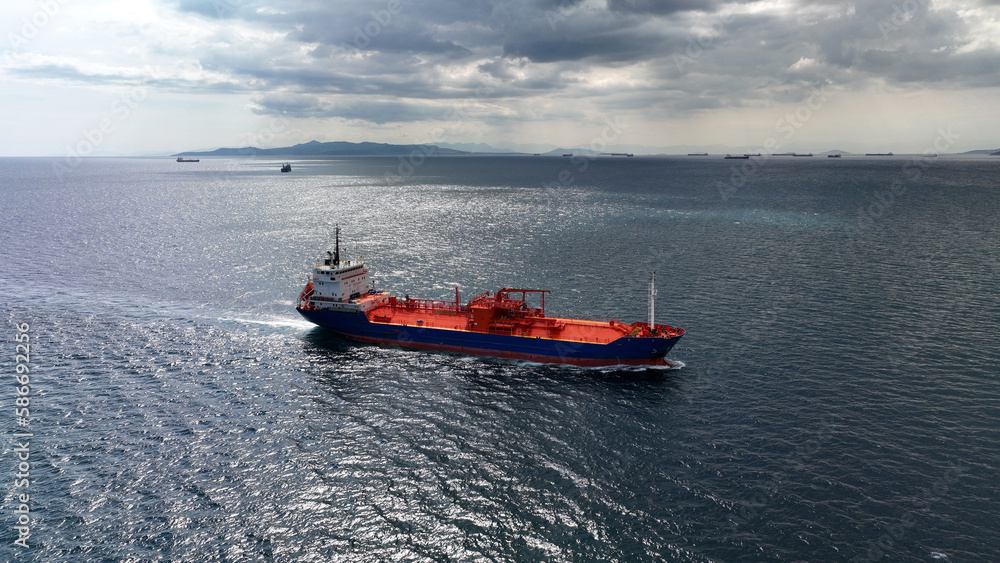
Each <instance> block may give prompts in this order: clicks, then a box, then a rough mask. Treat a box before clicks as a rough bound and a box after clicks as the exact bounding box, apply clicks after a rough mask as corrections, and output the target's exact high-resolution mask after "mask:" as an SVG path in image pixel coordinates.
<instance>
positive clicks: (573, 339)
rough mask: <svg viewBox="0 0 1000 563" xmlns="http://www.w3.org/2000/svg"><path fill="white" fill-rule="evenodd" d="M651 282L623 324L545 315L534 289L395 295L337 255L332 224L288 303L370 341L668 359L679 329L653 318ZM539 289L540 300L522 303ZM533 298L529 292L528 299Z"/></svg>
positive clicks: (592, 362)
mask: <svg viewBox="0 0 1000 563" xmlns="http://www.w3.org/2000/svg"><path fill="white" fill-rule="evenodd" d="M654 283H655V279H654V282H651V283H650V287H649V322H648V323H644V322H636V323H632V324H624V323H621V322H619V321H603V322H602V321H591V320H581V319H567V318H561V317H550V316H548V315H546V313H545V294H546V293H549V291H548V290H541V289H509V288H504V289H501V290H499V291H497V292H496V293H493V294H490V293H484V294H482V295H479V296H477V297H474V298H473V299H471V300H470V301H469V302H468V303H466V304H462V303H461V301H460V300H459V294H458V288H455V301H441V300H433V299H412V298H410V297H409V296H408V295H407V296H405V297H403V298H399V297H396V296H393V295H390V294H389V293H387V292H385V291H381V290H375V289H374V287H373V285H372V284H371V282H370V280H369V275H368V268H367V267H366V266H365V263H364V262H363V261H360V260H341V259H340V229H339V228H338V229H337V234H336V246H335V248H334V251H333V252H327V253H326V254H325V256H323V257H321V258H320V259H319V260H317V262H316V264H315V266H314V268H313V270H312V274H311V275H310V276H309V282H308V283H307V284H306V287H305V289H304V290H303V291H302V293H301V294H300V295H299V300H298V304H297V306H296V309H297V310H298V311H299V313H301V314H302V316H303V317H305V318H306V319H308V320H309V321H311V322H313V323H315V324H317V325H319V326H321V327H325V328H327V329H329V330H331V331H333V332H335V333H337V334H340V335H342V336H346V337H349V338H352V339H354V340H358V341H361V342H367V343H371V344H379V345H389V346H401V347H405V348H417V349H423V350H440V351H445V352H454V353H461V354H477V355H482V356H494V357H500V358H511V359H519V360H528V361H532V362H542V363H556V364H571V365H578V366H611V365H653V366H673V365H675V364H673V363H671V362H669V361H667V360H666V359H665V356H666V354H667V352H669V351H670V349H671V348H673V347H674V345H675V344H676V343H677V341H678V340H680V338H681V336H683V335H684V329H682V328H676V327H672V326H669V325H663V324H654V322H653V314H654V304H653V298H654V297H655V295H656V290H655V286H654ZM529 294H532V295H533V294H539V296H540V297H541V306H540V307H532V306H529V305H528V303H527V301H528V295H529ZM534 300H535V299H533V301H534Z"/></svg>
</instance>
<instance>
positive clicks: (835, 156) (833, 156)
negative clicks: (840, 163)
mask: <svg viewBox="0 0 1000 563" xmlns="http://www.w3.org/2000/svg"><path fill="white" fill-rule="evenodd" d="M826 157H827V158H840V155H839V154H828V155H826Z"/></svg>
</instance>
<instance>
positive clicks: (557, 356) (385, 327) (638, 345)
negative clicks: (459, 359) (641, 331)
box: [298, 308, 681, 366]
mask: <svg viewBox="0 0 1000 563" xmlns="http://www.w3.org/2000/svg"><path fill="white" fill-rule="evenodd" d="M298 311H299V313H301V314H302V316H303V317H305V318H306V319H307V320H309V321H311V322H313V323H315V324H317V325H319V326H321V327H324V328H327V329H330V330H332V331H334V332H336V333H338V334H340V335H342V336H346V337H348V338H352V339H355V340H359V341H361V342H367V343H371V344H380V345H388V346H400V347H405V348H417V349H423V350H439V351H445V352H455V353H461V354H476V355H485V356H495V357H501V358H512V359H521V360H528V361H533V362H542V363H560V364H572V365H580V366H609V365H665V366H669V365H672V364H671V363H670V362H668V361H666V359H664V356H665V355H666V354H667V352H669V351H670V349H671V348H673V347H674V344H676V343H677V341H678V340H680V338H681V337H680V336H672V337H627V336H623V337H621V338H619V339H617V340H614V341H612V342H609V343H607V344H596V343H587V342H573V341H568V340H558V339H552V338H539V337H530V336H512V335H506V334H493V333H484V332H473V331H464V330H450V329H439V328H430V327H415V326H401V325H393V324H388V323H373V322H371V321H369V319H368V316H367V315H365V314H364V313H362V312H356V313H355V312H337V311H330V310H315V309H302V308H299V309H298Z"/></svg>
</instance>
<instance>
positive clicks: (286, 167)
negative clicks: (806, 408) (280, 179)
mask: <svg viewBox="0 0 1000 563" xmlns="http://www.w3.org/2000/svg"><path fill="white" fill-rule="evenodd" d="M281 171H282V172H291V171H292V165H291V164H288V163H287V162H286V163H285V165H284V166H282V167H281Z"/></svg>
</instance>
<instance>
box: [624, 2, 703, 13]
mask: <svg viewBox="0 0 1000 563" xmlns="http://www.w3.org/2000/svg"><path fill="white" fill-rule="evenodd" d="M719 4H720V3H719V2H714V1H712V0H669V1H668V0H608V10H610V11H612V12H622V13H633V14H661V15H662V14H672V13H674V12H684V11H692V10H697V11H702V12H711V11H715V10H716V9H718V7H719Z"/></svg>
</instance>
